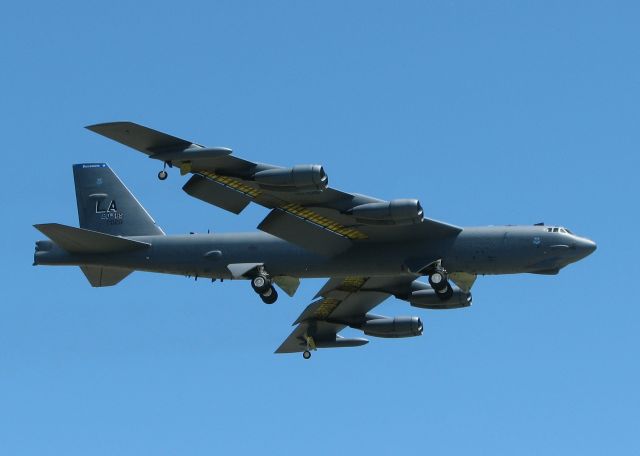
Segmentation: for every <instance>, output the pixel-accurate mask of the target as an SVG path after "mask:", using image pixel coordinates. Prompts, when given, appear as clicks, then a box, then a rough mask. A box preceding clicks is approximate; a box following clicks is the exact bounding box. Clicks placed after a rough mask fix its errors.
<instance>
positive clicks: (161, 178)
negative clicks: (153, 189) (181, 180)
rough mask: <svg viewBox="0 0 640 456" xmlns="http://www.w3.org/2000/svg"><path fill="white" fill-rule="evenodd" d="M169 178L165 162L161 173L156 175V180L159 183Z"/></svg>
mask: <svg viewBox="0 0 640 456" xmlns="http://www.w3.org/2000/svg"><path fill="white" fill-rule="evenodd" d="M168 176H169V173H167V162H164V166H163V167H162V171H160V172H159V173H158V179H160V180H161V181H163V180H165V179H166V178H167V177H168Z"/></svg>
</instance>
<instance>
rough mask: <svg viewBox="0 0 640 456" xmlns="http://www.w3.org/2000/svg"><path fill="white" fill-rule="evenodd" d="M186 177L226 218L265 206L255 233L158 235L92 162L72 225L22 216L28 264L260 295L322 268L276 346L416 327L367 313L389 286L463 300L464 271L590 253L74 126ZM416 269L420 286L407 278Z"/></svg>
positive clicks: (449, 303)
mask: <svg viewBox="0 0 640 456" xmlns="http://www.w3.org/2000/svg"><path fill="white" fill-rule="evenodd" d="M87 128H88V129H89V130H91V131H93V132H96V133H98V134H101V135H103V136H106V137H107V138H110V139H113V140H115V141H117V142H120V143H122V144H124V145H126V146H129V147H132V148H133V149H136V150H139V151H140V152H143V153H144V154H146V155H148V156H149V157H150V158H153V159H156V160H159V161H160V162H162V163H163V164H164V167H163V169H162V170H161V171H160V172H159V173H158V178H159V179H160V180H164V179H166V178H167V171H166V168H167V167H169V168H172V167H177V168H179V169H180V172H181V174H192V176H191V178H190V179H189V180H188V181H187V183H186V184H185V185H184V187H183V190H184V191H185V192H186V193H187V194H189V195H191V196H193V197H195V198H198V199H200V200H202V201H204V202H207V203H209V204H213V205H215V206H218V207H220V208H222V209H225V210H227V211H230V212H233V213H235V214H239V213H240V212H242V210H243V209H244V208H245V207H246V206H247V205H248V204H249V203H251V202H253V203H257V204H259V205H261V206H264V207H266V208H268V209H270V212H269V215H267V217H266V218H265V219H264V220H263V221H262V222H261V223H260V224H259V225H258V229H259V230H260V232H253V233H228V234H218V233H215V234H189V235H165V233H164V232H163V231H162V229H161V228H160V227H159V226H158V225H157V224H156V223H155V221H154V220H153V219H152V218H151V216H150V215H149V213H147V211H146V210H145V209H144V208H143V207H142V205H141V204H140V203H139V202H138V200H137V199H136V198H135V197H134V196H133V195H132V194H131V192H130V191H129V190H128V189H127V187H125V186H124V184H123V183H122V182H121V181H120V179H119V178H118V177H117V176H116V175H115V173H114V172H113V171H112V170H111V169H110V168H109V167H108V166H107V165H106V164H104V163H89V164H78V165H74V166H73V175H74V179H75V187H76V199H77V204H78V216H79V220H80V228H74V227H71V226H65V225H60V224H57V223H46V224H39V225H35V227H36V228H37V229H38V230H40V231H41V232H42V233H43V234H44V235H45V236H47V237H48V238H49V239H50V240H43V241H37V242H36V249H35V255H34V265H74V266H80V269H81V270H82V272H83V273H84V274H85V276H86V277H87V279H88V280H89V282H90V283H91V285H92V286H94V287H104V286H110V285H115V284H117V283H118V282H120V281H121V280H122V279H124V278H125V277H126V276H127V275H129V274H130V273H131V272H133V271H149V272H160V273H165V274H179V275H186V276H192V277H195V278H198V277H202V278H210V279H212V280H216V279H221V280H223V279H247V280H250V281H251V286H252V287H253V290H254V291H255V292H256V293H257V294H258V295H259V296H260V298H261V299H262V301H264V302H265V303H267V304H272V303H274V302H275V301H276V299H277V296H278V294H277V292H276V289H275V288H274V285H277V286H278V287H279V288H280V289H281V290H283V291H284V292H285V293H287V294H288V295H289V296H293V295H294V293H295V292H296V289H297V288H298V285H299V283H300V279H301V278H307V277H309V278H311V277H329V281H328V282H327V283H326V284H325V285H324V286H323V287H322V289H321V290H320V291H319V292H318V294H317V295H316V297H315V298H314V299H316V300H315V301H314V302H312V303H311V304H310V305H309V306H307V308H306V309H305V310H304V311H303V312H302V314H301V315H300V316H299V317H298V319H297V320H296V321H295V323H294V325H297V326H296V328H295V329H294V331H293V332H292V333H291V335H290V336H289V337H288V338H287V339H286V340H285V341H284V342H283V343H282V345H281V346H280V347H279V348H278V349H277V350H276V353H292V352H303V355H304V358H305V359H308V358H309V357H310V356H311V352H310V350H315V349H317V348H331V347H354V346H359V345H363V344H366V343H367V342H368V341H367V340H366V339H363V338H344V337H341V336H340V335H338V333H339V332H340V331H342V330H343V329H344V328H345V327H347V326H348V327H351V328H356V329H359V330H362V331H363V332H364V334H366V335H370V336H376V337H412V336H419V335H421V334H422V329H423V326H422V322H421V320H420V318H418V317H385V316H380V315H375V314H372V313H370V311H371V310H372V309H373V308H374V307H376V306H377V305H378V304H380V303H381V302H382V301H384V300H385V299H387V298H388V297H389V296H394V297H396V298H397V299H401V300H404V301H407V302H409V303H410V304H411V305H412V306H415V307H419V308H425V309H455V308H460V307H467V306H469V305H471V293H470V289H471V286H472V285H473V283H474V281H475V279H476V276H477V275H478V274H482V275H485V274H515V273H533V274H557V273H558V272H559V271H560V269H562V268H563V267H565V266H567V265H568V264H570V263H574V262H576V261H578V260H580V259H582V258H584V257H586V256H587V255H589V254H590V253H592V252H593V251H594V250H595V249H596V244H595V243H594V242H593V241H591V240H589V239H587V238H584V237H580V236H576V235H575V234H573V233H572V232H571V231H569V230H568V229H566V228H563V227H559V226H545V225H544V224H536V225H532V226H489V227H468V228H462V227H458V226H454V225H450V224H448V223H443V222H439V221H436V220H432V219H429V218H426V217H424V215H423V210H422V207H421V205H420V203H419V202H418V200H415V199H398V200H393V201H384V200H380V199H376V198H372V197H369V196H364V195H359V194H355V193H346V192H341V191H339V190H336V189H334V188H331V187H329V186H328V178H327V174H326V173H325V171H324V169H323V168H322V166H320V165H296V166H293V167H290V168H284V167H280V166H274V165H268V164H264V163H254V162H251V161H248V160H244V159H241V158H237V157H234V156H233V155H232V154H231V152H232V151H231V149H227V148H224V147H205V146H201V145H199V144H196V143H193V142H191V141H186V140H184V139H180V138H176V137H174V136H170V135H168V134H165V133H161V132H158V131H155V130H152V129H150V128H146V127H143V126H141V125H137V124H135V123H131V122H114V123H105V124H99V125H92V126H89V127H87ZM421 276H426V277H427V278H428V283H425V282H421V281H419V280H417V279H418V278H419V277H421Z"/></svg>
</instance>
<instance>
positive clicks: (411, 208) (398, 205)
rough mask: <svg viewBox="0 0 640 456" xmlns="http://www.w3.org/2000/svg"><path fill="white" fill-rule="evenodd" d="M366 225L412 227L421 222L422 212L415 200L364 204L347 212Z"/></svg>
mask: <svg viewBox="0 0 640 456" xmlns="http://www.w3.org/2000/svg"><path fill="white" fill-rule="evenodd" d="M347 213H348V214H351V215H353V216H354V217H355V218H356V219H357V220H358V222H360V223H364V224H367V225H413V224H416V223H420V222H422V220H423V218H424V212H423V210H422V206H421V205H420V202H419V201H418V200H417V199H396V200H391V201H386V202H381V203H366V204H361V205H359V206H356V207H354V208H351V209H349V210H348V211H347Z"/></svg>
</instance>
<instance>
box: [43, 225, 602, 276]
mask: <svg viewBox="0 0 640 456" xmlns="http://www.w3.org/2000/svg"><path fill="white" fill-rule="evenodd" d="M128 239H132V240H137V241H142V242H146V243H149V244H151V246H150V247H149V248H148V249H143V250H139V251H136V252H126V253H109V254H82V255H81V254H70V253H68V252H66V251H65V250H63V249H61V248H60V247H58V246H56V245H55V244H54V243H53V242H52V241H49V240H46V241H39V249H38V251H37V252H36V254H35V258H34V264H43V265H44V264H46V265H91V266H111V267H121V268H128V269H134V270H139V271H149V272H159V273H167V274H178V275H189V276H198V277H206V278H217V279H230V278H232V275H231V272H230V270H229V269H228V267H227V266H228V265H230V264H238V263H264V265H265V269H266V270H268V271H269V273H270V274H271V275H274V276H278V275H286V276H292V277H299V278H312V277H337V276H353V275H358V276H386V275H397V274H399V273H402V272H406V273H413V274H419V272H420V268H421V266H426V265H428V264H429V263H431V262H433V261H435V260H438V259H441V260H442V266H443V267H444V268H445V269H446V270H447V271H448V272H450V273H453V272H466V273H471V274H515V273H539V274H555V273H557V272H558V271H559V270H560V269H561V268H563V267H564V266H566V265H568V264H570V263H573V262H575V261H578V260H580V259H581V258H583V257H585V256H587V255H588V254H590V253H591V252H592V251H593V250H594V249H595V244H594V243H593V242H592V241H590V240H588V239H586V238H583V237H579V236H576V235H573V234H569V233H558V232H555V233H554V232H549V231H548V227H545V226H490V227H469V228H465V229H463V231H462V232H461V233H459V234H458V235H457V236H454V237H448V238H440V239H436V240H433V241H412V240H411V239H407V240H406V241H403V242H394V243H380V244H372V243H356V244H355V245H354V247H353V248H351V249H349V250H348V251H346V252H344V253H342V254H340V255H338V256H335V257H328V256H327V257H325V256H323V255H319V254H315V253H312V252H309V251H307V250H305V249H303V248H301V247H298V246H296V245H294V244H291V243H289V242H286V241H283V240H281V239H279V238H276V237H273V236H271V235H269V234H265V233H262V232H253V233H227V234H222V233H220V234H218V233H214V234H189V235H169V236H135V237H129V238H128Z"/></svg>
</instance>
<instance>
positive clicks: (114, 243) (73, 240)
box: [33, 223, 151, 253]
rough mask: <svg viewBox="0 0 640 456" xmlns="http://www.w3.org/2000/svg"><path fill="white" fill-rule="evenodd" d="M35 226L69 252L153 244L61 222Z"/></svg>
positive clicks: (110, 250) (122, 249) (126, 249)
mask: <svg viewBox="0 0 640 456" xmlns="http://www.w3.org/2000/svg"><path fill="white" fill-rule="evenodd" d="M33 226H34V227H35V228H36V229H37V230H38V231H40V232H41V233H42V234H44V235H45V236H47V237H48V238H49V239H51V240H52V241H53V242H55V243H56V244H58V245H59V246H60V247H61V248H63V249H64V250H66V251H67V252H69V253H116V252H129V251H132V250H138V249H145V248H148V247H150V246H151V244H148V243H146V242H140V241H133V240H131V239H126V238H121V237H118V236H112V235H111V234H104V233H98V232H97V231H91V230H86V229H84V228H75V227H73V226H67V225H61V224H59V223H42V224H39V225H33Z"/></svg>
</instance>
